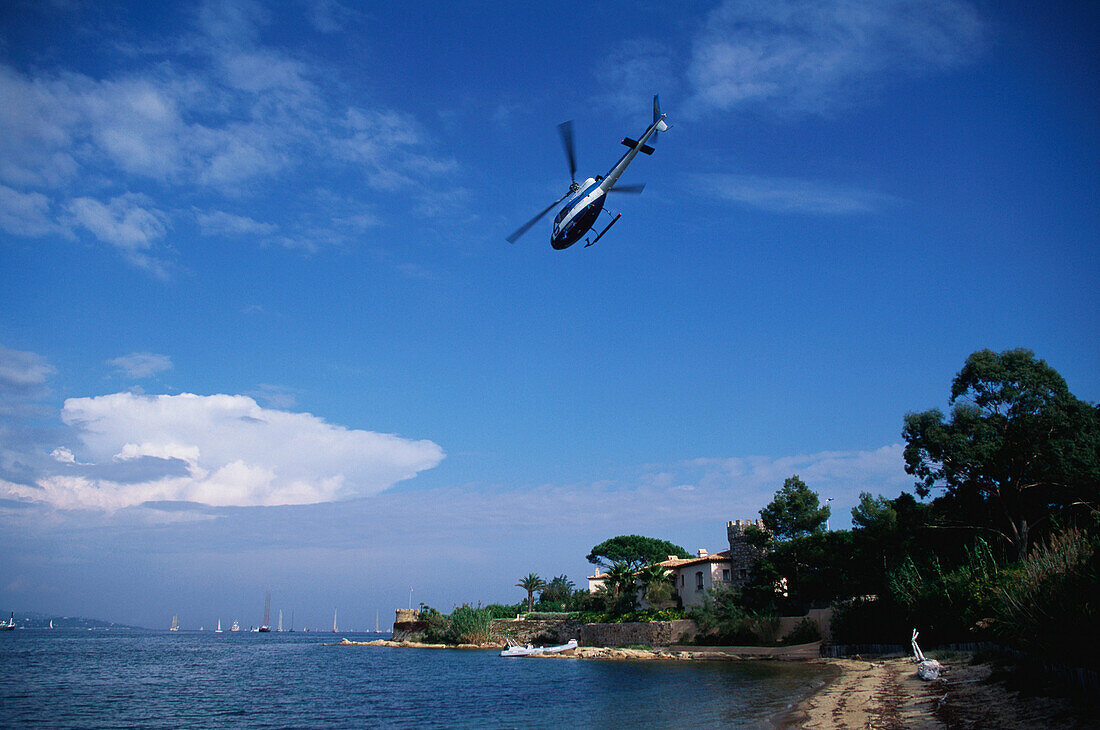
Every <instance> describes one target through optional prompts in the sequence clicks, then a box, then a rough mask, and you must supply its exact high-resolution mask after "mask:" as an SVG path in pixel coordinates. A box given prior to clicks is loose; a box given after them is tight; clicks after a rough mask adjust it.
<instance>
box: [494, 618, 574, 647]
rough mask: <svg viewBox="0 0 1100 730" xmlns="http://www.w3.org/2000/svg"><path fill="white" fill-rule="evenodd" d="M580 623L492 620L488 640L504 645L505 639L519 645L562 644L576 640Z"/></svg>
mask: <svg viewBox="0 0 1100 730" xmlns="http://www.w3.org/2000/svg"><path fill="white" fill-rule="evenodd" d="M582 626H584V624H582V623H581V622H580V621H576V620H573V619H560V618H555V619H532V620H530V621H528V620H526V619H511V618H497V619H493V625H492V627H491V628H490V629H489V638H490V640H492V641H495V642H499V643H504V642H505V640H506V639H511V640H512V641H516V642H519V643H520V644H564V643H565V642H567V641H569V640H570V639H578V640H579V637H580V633H581V627H582Z"/></svg>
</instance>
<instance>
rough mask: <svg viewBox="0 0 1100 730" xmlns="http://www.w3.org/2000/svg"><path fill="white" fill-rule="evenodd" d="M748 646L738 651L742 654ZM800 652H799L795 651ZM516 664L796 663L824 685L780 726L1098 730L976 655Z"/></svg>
mask: <svg viewBox="0 0 1100 730" xmlns="http://www.w3.org/2000/svg"><path fill="white" fill-rule="evenodd" d="M325 646H376V647H387V648H415V649H459V650H479V651H489V650H495V649H500V648H503V647H499V646H484V645H474V644H460V645H457V646H449V645H445V644H422V643H418V642H409V641H390V640H386V639H375V640H373V641H349V640H348V639H344V640H343V641H341V642H338V643H335V644H325ZM746 648H748V647H741V649H742V650H744V649H746ZM792 648H797V647H792ZM515 659H586V660H604V661H676V662H682V661H794V662H807V663H812V664H819V665H822V666H824V667H825V668H826V676H825V677H824V679H823V680H822V682H821V683H820V684H819V685H817V686H815V687H813V688H812V689H811V690H810V692H809V694H808V695H806V696H804V697H802V698H801V699H800V700H799V701H798V702H797V703H796V704H794V705H793V706H792V707H791V708H790V709H789V710H787V711H786V712H784V713H782V714H780V715H778V716H777V717H776V726H777V727H781V728H805V729H806V730H818V729H820V728H853V729H854V728H868V727H873V728H890V729H901V728H917V729H918V730H923V729H926V728H937V729H938V728H948V727H950V728H974V729H978V728H990V727H997V728H1007V729H1009V730H1014V729H1018V730H1024V729H1025V728H1026V729H1027V730H1035V729H1036V728H1066V729H1069V730H1077V729H1078V728H1081V729H1084V728H1094V727H1096V724H1095V722H1093V721H1092V715H1091V714H1090V711H1089V708H1087V707H1084V706H1081V705H1077V704H1074V703H1073V702H1072V701H1070V700H1069V699H1066V698H1064V697H1059V696H1044V695H1041V694H1039V693H1038V692H1041V691H1042V689H1043V688H1041V687H1038V688H1031V687H1028V688H1027V689H1029V690H1030V692H1029V693H1027V694H1025V693H1021V692H1020V691H1018V690H1016V689H1013V688H1011V687H1010V686H1009V683H1008V682H1006V681H1005V680H1006V677H1005V674H1004V672H1003V670H995V669H994V667H993V666H991V665H990V664H987V663H980V662H979V663H975V662H974V658H973V655H972V654H969V653H955V654H952V655H951V656H949V657H948V658H946V659H945V658H940V659H939V660H940V662H941V663H942V665H943V673H942V675H941V677H940V679H937V680H933V681H930V682H929V681H924V680H921V679H919V678H918V677H917V672H916V664H915V663H914V662H913V660H912V657H907V656H896V655H895V656H888V657H876V658H873V659H863V658H858V657H857V658H844V659H833V658H822V657H816V656H815V657H807V656H805V655H803V656H786V657H784V656H774V655H773V656H767V655H761V654H755V655H753V654H744V653H734V652H733V651H731V650H730V648H723V647H678V646H673V647H653V648H648V649H627V648H616V647H587V646H581V647H577V648H576V649H571V650H568V651H564V652H561V653H558V654H542V655H535V656H530V657H515Z"/></svg>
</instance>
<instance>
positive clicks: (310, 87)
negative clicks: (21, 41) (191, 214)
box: [0, 1, 457, 274]
mask: <svg viewBox="0 0 1100 730" xmlns="http://www.w3.org/2000/svg"><path fill="white" fill-rule="evenodd" d="M315 10H316V14H315V15H314V17H313V19H314V22H316V23H318V24H319V25H323V26H324V27H326V28H327V29H329V30H332V29H335V27H336V26H335V25H334V23H337V22H339V21H340V20H351V19H353V18H354V17H357V13H356V12H355V11H352V10H348V9H347V8H344V7H343V6H341V5H340V4H338V3H328V4H327V5H325V6H324V7H318V8H315ZM270 14H271V13H270V11H269V10H268V9H267V8H265V7H264V5H263V4H261V3H254V2H236V1H235V2H218V3H206V4H203V5H202V6H201V7H200V8H199V10H198V12H197V13H196V21H197V22H196V26H195V28H194V29H191V30H188V29H182V30H181V31H180V32H179V33H178V34H177V35H176V37H174V38H170V39H166V43H165V47H166V48H168V56H167V57H165V56H164V52H163V50H160V51H158V53H157V59H158V62H157V63H149V64H146V65H144V66H136V67H130V68H127V69H125V70H122V69H112V68H111V66H110V65H105V66H104V68H103V70H102V71H101V72H100V73H98V74H97V75H96V76H95V77H92V76H89V75H85V74H82V73H76V72H73V71H70V70H68V69H65V68H63V67H62V68H50V67H48V66H45V67H35V68H32V69H31V70H28V71H23V70H19V69H16V68H13V67H11V66H7V65H4V64H2V63H0V100H3V103H0V229H2V230H4V231H6V232H8V233H11V234H14V235H19V236H28V237H41V236H46V235H61V236H65V237H68V238H71V237H73V230H74V226H81V227H84V228H86V229H87V230H89V231H90V232H92V234H93V235H94V236H95V237H96V239H97V240H99V241H102V242H104V243H107V244H109V245H111V246H114V247H116V248H117V249H118V250H119V251H120V252H121V253H122V255H123V257H124V259H125V260H127V261H128V262H130V263H132V264H135V265H137V266H140V267H143V268H146V269H148V270H150V271H152V272H154V273H158V274H163V273H164V272H165V270H166V269H165V264H164V262H163V251H164V249H163V248H161V247H157V246H154V245H153V244H154V243H155V242H159V241H162V240H163V239H166V238H167V237H168V236H169V235H170V231H169V230H168V220H167V217H166V216H165V215H164V214H163V213H161V212H160V211H165V210H176V209H179V208H181V207H183V208H186V207H187V205H188V199H189V198H190V199H192V200H196V199H199V198H202V199H203V200H204V203H203V207H214V208H216V207H218V205H217V203H216V202H215V203H213V204H211V203H210V202H209V201H210V200H211V199H212V198H213V199H214V200H216V199H217V196H221V197H223V198H225V199H227V200H228V199H231V200H233V202H234V207H235V208H237V209H238V210H239V211H243V210H246V209H247V208H246V206H247V204H248V202H249V200H251V199H253V198H254V197H256V196H259V195H262V194H264V193H265V192H267V191H268V189H267V188H266V187H265V185H266V184H268V183H270V184H279V183H280V182H282V181H284V180H286V179H288V175H289V174H290V173H292V172H293V174H294V175H296V176H298V177H301V178H303V179H306V178H309V177H312V176H318V175H320V176H321V177H322V179H333V177H332V176H333V175H334V174H335V175H336V176H337V177H338V178H341V177H346V176H348V175H353V176H357V177H358V176H362V177H363V178H364V179H365V181H366V184H367V186H368V187H371V188H374V189H375V190H386V191H397V190H406V191H407V190H410V189H411V190H412V191H413V192H414V198H415V199H417V200H419V199H420V196H423V197H424V198H430V197H431V194H432V190H431V188H433V187H436V185H437V184H438V182H439V181H440V180H441V179H443V178H446V177H448V176H450V175H452V174H453V173H454V171H455V170H456V168H457V163H456V162H455V160H454V159H453V158H452V157H450V156H448V155H446V154H445V153H442V154H441V153H438V152H437V151H435V150H433V140H432V138H431V136H430V135H429V134H428V133H427V132H426V131H425V130H424V129H423V128H422V127H421V126H420V125H419V124H418V123H417V121H416V120H415V118H414V117H413V116H411V115H409V114H405V113H403V112H401V111H399V110H394V109H388V108H385V107H381V106H378V105H374V104H371V103H370V100H367V101H366V102H364V101H362V100H357V102H356V103H358V104H364V105H365V106H366V107H367V108H369V111H362V110H360V109H358V108H356V107H355V106H353V105H352V104H349V102H348V101H347V99H346V97H345V96H344V92H343V91H342V90H341V80H340V79H339V78H338V76H337V75H336V74H335V73H334V72H333V69H331V68H325V67H323V66H322V65H321V64H319V63H318V62H317V61H316V60H315V59H311V58H309V57H308V56H306V55H305V54H304V53H303V54H298V55H296V54H295V52H293V51H291V50H288V49H287V48H286V47H281V46H275V45H271V44H265V43H263V42H261V40H260V38H261V34H260V32H259V31H260V29H261V28H262V27H263V25H264V24H265V23H267V22H269V20H270ZM123 35H125V31H123ZM117 40H118V41H119V42H120V43H124V42H125V40H126V39H125V38H124V37H123V38H119V39H117ZM103 60H104V61H105V62H106V61H107V60H108V59H106V58H105V59H103ZM360 187H362V186H360ZM168 190H170V191H171V196H172V198H171V200H168V199H167V198H164V197H163V196H164V195H165V194H166V191H168ZM106 191H110V192H106ZM119 191H122V192H121V194H120V193H119ZM139 191H140V194H139ZM109 197H110V201H109V202H108V198H109ZM352 202H353V205H351V206H350V208H351V209H360V210H362V209H363V208H365V207H368V205H372V204H373V203H374V201H373V200H371V201H370V203H368V199H367V197H366V196H365V195H361V194H357V195H356V200H355V201H352ZM303 208H306V209H305V210H296V211H295V214H294V216H293V219H294V220H300V219H302V218H303V217H308V216H309V214H310V211H309V210H308V206H307V205H303ZM379 209H383V208H379ZM323 212H325V213H328V211H323ZM205 215H206V217H205V218H201V219H200V225H202V226H203V228H204V230H206V231H208V232H217V233H220V234H223V235H226V234H250V235H256V234H259V235H272V234H274V233H275V232H276V231H277V227H276V225H275V224H274V223H273V222H261V221H258V220H256V218H255V217H249V216H248V215H247V214H245V213H238V214H236V215H233V214H229V213H224V214H220V213H219V212H213V213H208V214H205ZM362 220H363V221H366V220H367V219H366V218H362ZM279 228H286V229H291V228H293V225H292V224H284V225H283V226H279ZM284 236H286V237H287V240H291V241H295V242H298V243H299V244H300V243H301V242H302V241H303V240H306V239H311V240H310V243H309V245H307V246H305V247H306V248H307V249H309V248H312V247H315V246H316V245H317V244H316V242H314V241H317V242H321V243H330V242H331V241H332V240H333V239H332V237H320V238H315V239H313V238H312V237H310V236H308V234H303V233H294V232H289V233H284ZM340 240H343V239H339V240H338V241H337V242H339V241H340Z"/></svg>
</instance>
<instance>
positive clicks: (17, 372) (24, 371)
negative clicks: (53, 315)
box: [0, 345, 55, 392]
mask: <svg viewBox="0 0 1100 730" xmlns="http://www.w3.org/2000/svg"><path fill="white" fill-rule="evenodd" d="M54 372H55V371H54V368H53V366H52V365H50V364H49V363H48V362H46V361H45V360H43V359H42V357H41V356H40V355H37V354H35V353H33V352H24V351H22V350H10V349H8V348H6V347H4V346H3V345H0V392H2V391H25V390H28V389H36V388H38V387H40V386H42V385H45V383H46V380H47V379H48V378H49V377H50V376H51V375H53V373H54Z"/></svg>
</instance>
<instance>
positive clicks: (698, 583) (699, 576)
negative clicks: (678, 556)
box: [695, 570, 703, 591]
mask: <svg viewBox="0 0 1100 730" xmlns="http://www.w3.org/2000/svg"><path fill="white" fill-rule="evenodd" d="M695 590H697V591H701V590H703V571H701V570H700V571H698V572H696V573H695Z"/></svg>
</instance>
